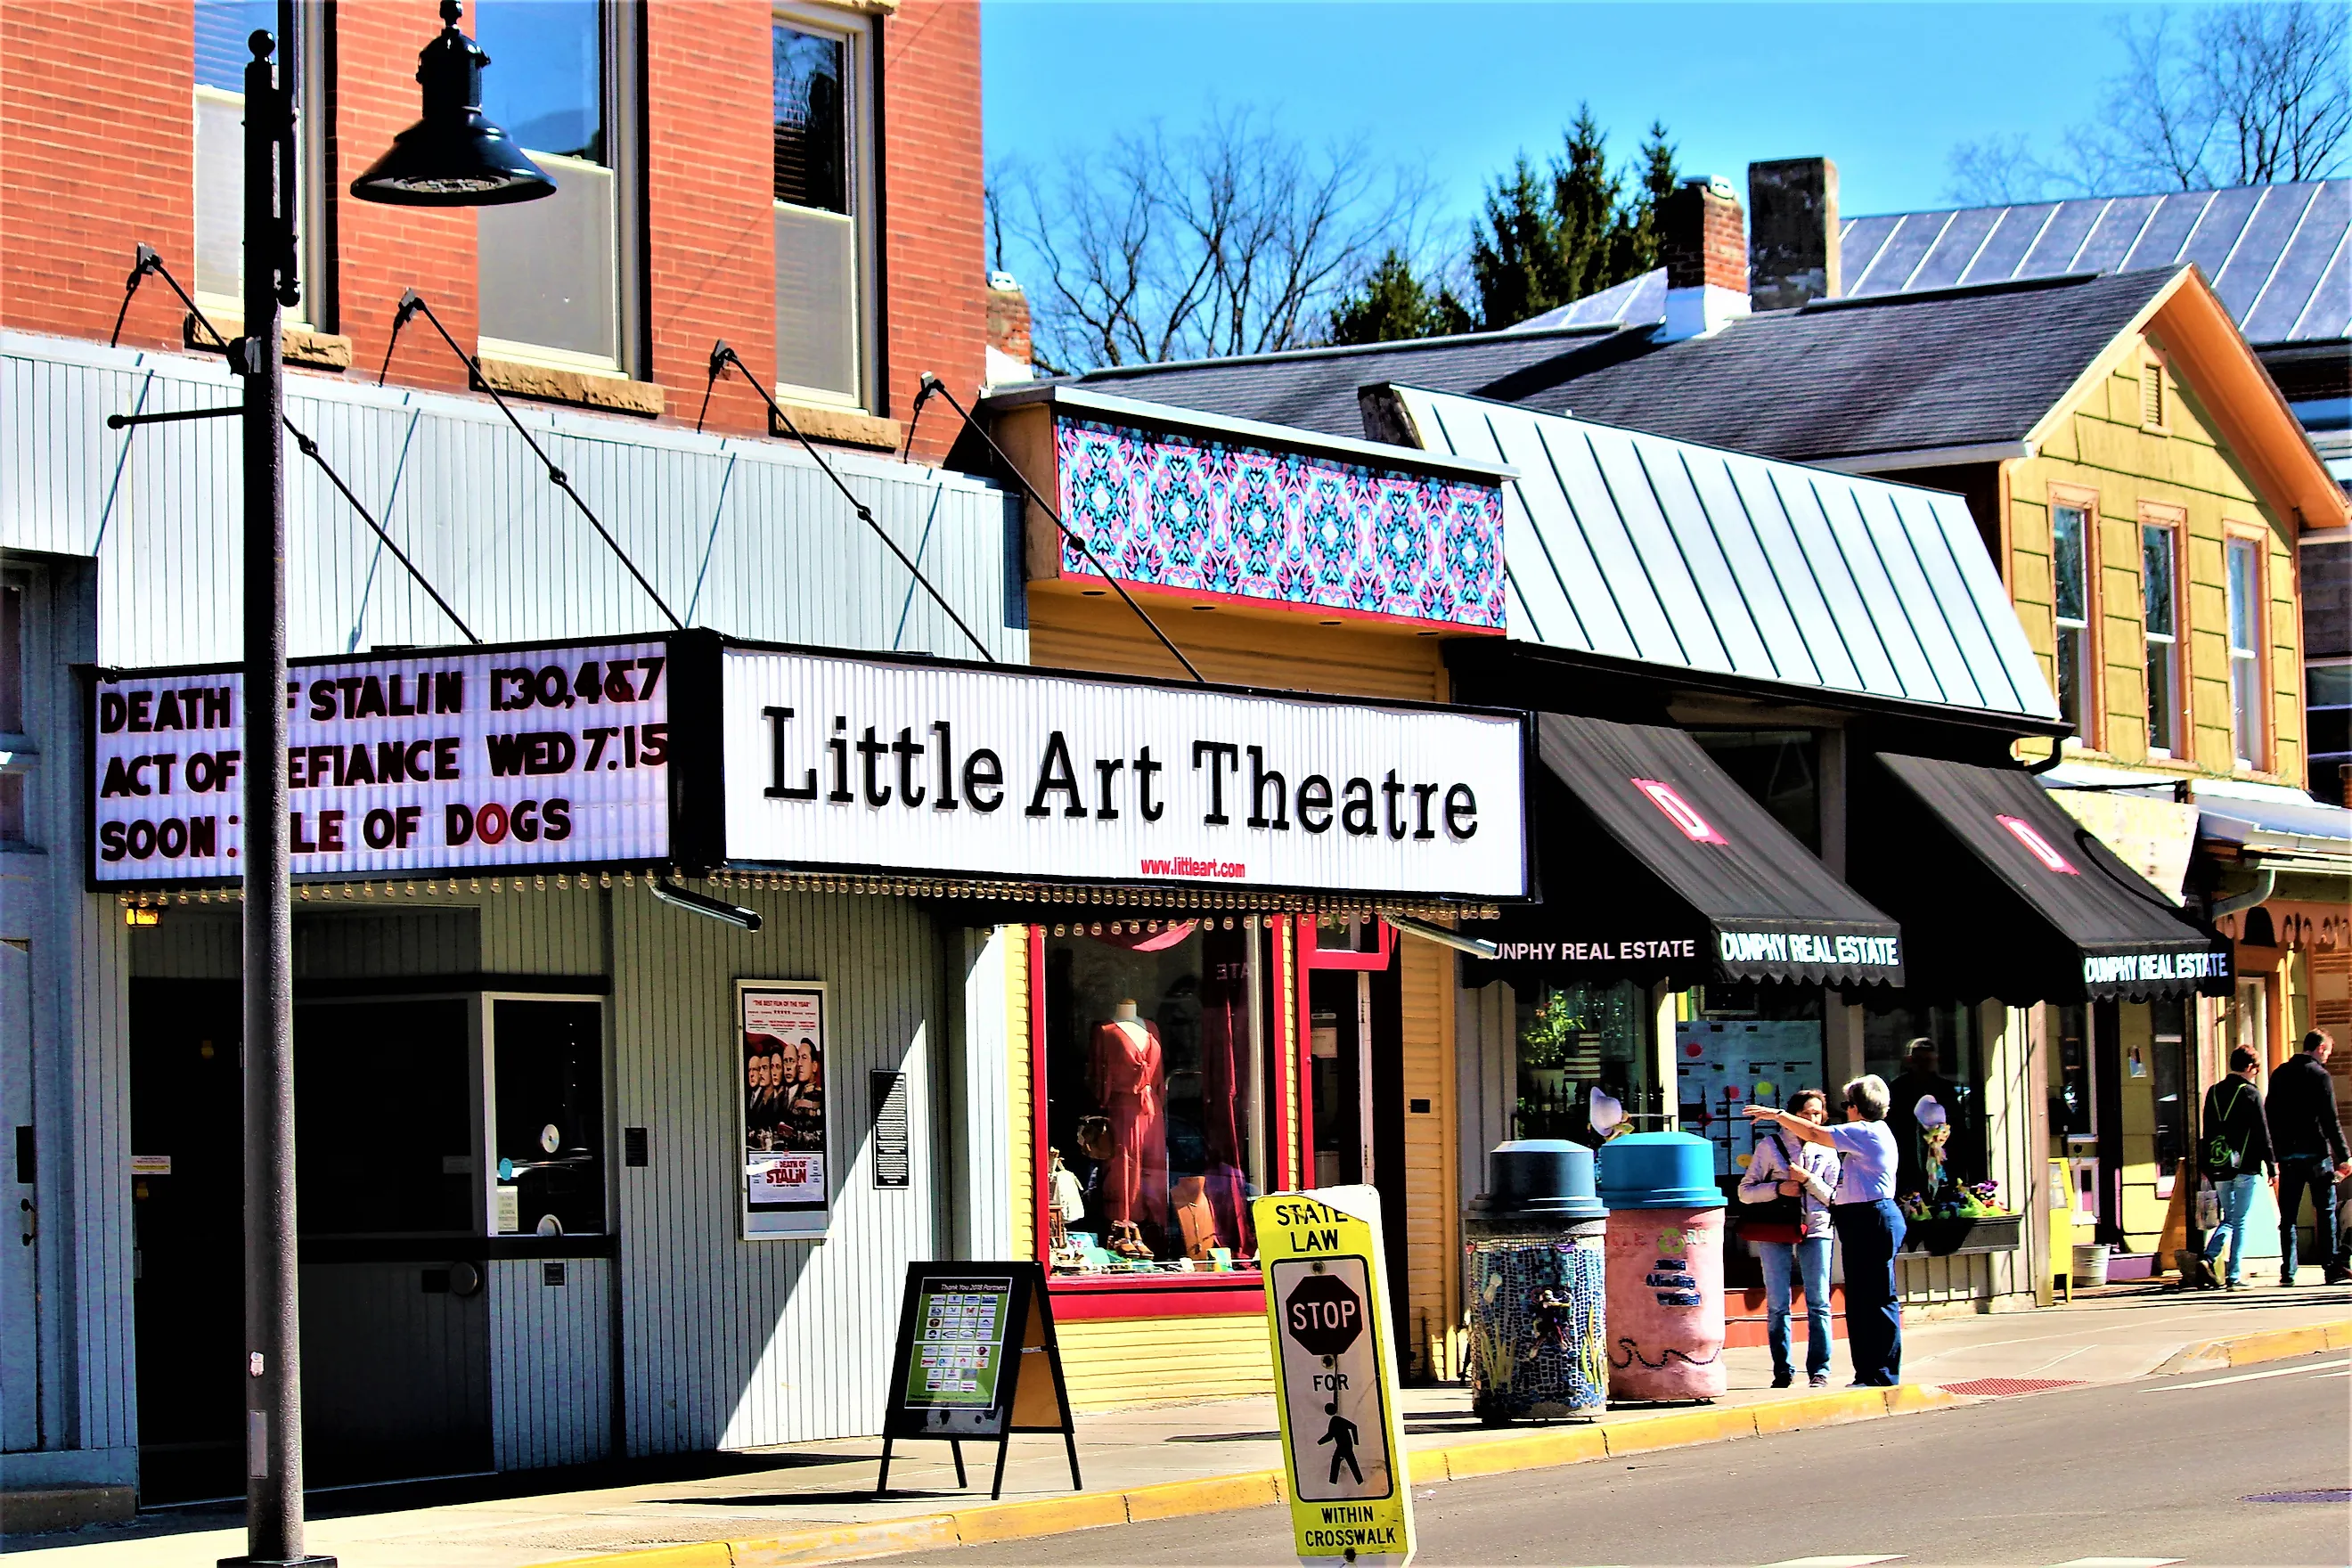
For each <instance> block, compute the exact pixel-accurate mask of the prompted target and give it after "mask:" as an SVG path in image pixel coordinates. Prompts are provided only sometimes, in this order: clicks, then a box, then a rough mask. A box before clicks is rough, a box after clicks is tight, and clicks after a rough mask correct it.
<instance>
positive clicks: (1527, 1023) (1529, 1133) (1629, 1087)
mask: <svg viewBox="0 0 2352 1568" xmlns="http://www.w3.org/2000/svg"><path fill="white" fill-rule="evenodd" d="M1517 1001H1518V1058H1519V1088H1518V1135H1519V1136H1520V1137H1522V1138H1572V1139H1575V1140H1576V1141H1577V1142H1583V1143H1592V1144H1596V1145H1597V1144H1598V1143H1599V1142H1601V1140H1600V1138H1599V1137H1598V1136H1597V1135H1596V1134H1595V1133H1594V1132H1593V1131H1592V1096H1593V1093H1594V1091H1595V1090H1598V1091H1599V1092H1600V1093H1601V1094H1602V1095H1604V1096H1606V1097H1607V1098H1608V1099H1610V1100H1615V1101H1616V1102H1617V1104H1618V1105H1619V1106H1620V1107H1621V1108H1622V1110H1623V1111H1624V1112H1625V1115H1626V1117H1627V1118H1628V1120H1630V1121H1632V1123H1633V1126H1634V1127H1635V1128H1637V1129H1641V1130H1644V1131H1656V1130H1657V1129H1658V1128H1659V1127H1660V1126H1661V1125H1662V1124H1663V1122H1664V1110H1665V1107H1664V1103H1663V1100H1662V1099H1661V1097H1660V1095H1659V1093H1658V1083H1657V1071H1656V1068H1655V1067H1654V1064H1653V1063H1652V1060H1651V1055H1652V1053H1651V1050H1650V1029H1651V1022H1650V996H1649V992H1648V991H1647V990H1646V989H1645V988H1643V987H1642V986H1639V985H1636V984H1633V982H1632V981H1630V980H1621V981H1618V982H1616V983H1615V984H1593V985H1565V986H1547V987H1545V988H1544V989H1543V990H1542V991H1540V992H1537V991H1525V992H1520V993H1519V994H1518V997H1517Z"/></svg>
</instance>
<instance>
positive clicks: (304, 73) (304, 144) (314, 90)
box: [166, 0, 335, 331]
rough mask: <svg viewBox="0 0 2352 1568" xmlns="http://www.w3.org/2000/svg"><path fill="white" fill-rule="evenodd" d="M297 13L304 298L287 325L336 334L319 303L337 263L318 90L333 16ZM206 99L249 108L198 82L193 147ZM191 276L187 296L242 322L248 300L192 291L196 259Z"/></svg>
mask: <svg viewBox="0 0 2352 1568" xmlns="http://www.w3.org/2000/svg"><path fill="white" fill-rule="evenodd" d="M294 9H295V16H296V21H295V25H294V27H295V31H294V45H295V47H296V49H297V50H298V51H299V54H298V57H297V58H296V60H295V71H294V76H295V83H294V85H295V91H296V94H297V100H296V104H295V115H294V138H295V156H296V157H297V158H298V159H299V160H300V163H301V167H300V168H299V171H298V173H299V176H300V179H299V188H298V191H297V196H296V200H297V204H298V205H296V207H295V211H294V237H295V245H296V251H295V265H296V266H297V267H298V268H299V269H300V279H301V284H302V296H301V299H300V300H299V302H298V303H296V304H294V305H292V306H289V307H288V309H287V310H286V312H285V320H286V324H287V325H288V326H289V327H309V328H312V329H314V330H317V331H332V330H333V329H332V328H331V326H330V325H329V324H328V323H330V322H331V321H334V320H335V312H334V311H333V310H331V309H329V310H321V309H320V307H319V301H320V299H322V298H323V297H324V296H325V293H326V291H327V289H328V288H329V287H330V285H331V282H332V273H333V265H332V264H333V261H334V250H333V247H332V246H331V245H330V244H329V243H328V242H327V236H326V222H325V214H326V213H327V212H328V210H329V206H328V204H329V201H330V200H331V192H330V191H329V190H328V189H327V121H328V119H329V113H328V111H327V110H326V107H325V106H326V105H327V104H328V103H329V102H331V93H332V89H331V86H321V85H320V84H322V83H325V82H326V80H327V69H326V67H327V38H326V29H327V27H328V26H330V25H331V23H330V16H331V13H330V12H329V10H328V8H327V7H326V6H324V5H303V4H299V0H298V4H297V5H295V8H294ZM202 100H211V101H213V102H215V103H220V104H233V105H235V106H236V107H238V108H240V109H241V108H243V107H244V105H245V94H244V93H242V92H231V91H230V90H228V89H226V88H218V87H205V86H204V85H202V84H201V83H199V84H198V85H197V86H196V88H195V89H194V93H193V94H192V95H191V96H190V98H189V100H188V134H189V137H190V139H191V142H192V143H193V140H194V135H195V129H196V121H197V118H198V111H197V108H196V106H197V104H198V103H199V102H200V101H202ZM188 195H189V199H190V205H191V207H192V208H193V206H194V199H195V195H196V191H195V187H194V176H193V171H192V173H191V179H190V184H189V191H188ZM237 201H238V205H239V208H240V211H241V210H242V207H243V203H244V193H243V192H242V191H240V192H238V193H237ZM240 226H242V220H241V219H240ZM166 259H171V258H166ZM188 272H189V277H190V279H191V285H190V287H189V289H188V294H189V296H190V297H191V298H192V299H194V300H195V302H196V306H197V308H198V309H199V310H203V311H204V312H205V314H206V315H207V316H212V317H215V318H217V317H220V316H229V317H233V318H236V319H237V320H242V319H243V318H244V315H245V300H244V297H243V295H242V293H241V292H240V293H239V294H237V295H235V296H231V295H227V294H216V293H214V292H213V291H212V290H211V289H198V288H196V287H194V283H193V279H194V273H195V258H194V256H193V255H191V256H190V257H189V258H188Z"/></svg>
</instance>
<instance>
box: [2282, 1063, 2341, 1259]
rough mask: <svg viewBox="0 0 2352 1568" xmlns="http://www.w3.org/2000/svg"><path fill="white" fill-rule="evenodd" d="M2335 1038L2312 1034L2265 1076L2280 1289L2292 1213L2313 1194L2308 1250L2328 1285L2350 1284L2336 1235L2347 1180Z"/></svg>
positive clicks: (2289, 1254)
mask: <svg viewBox="0 0 2352 1568" xmlns="http://www.w3.org/2000/svg"><path fill="white" fill-rule="evenodd" d="M2335 1048H2336V1040H2335V1037H2333V1036H2331V1035H2330V1034H2328V1032H2327V1031H2326V1030H2325V1029H2314V1030H2312V1031H2311V1033H2309V1034H2307V1035H2305V1036H2304V1037H2303V1054H2302V1055H2300V1056H2297V1057H2293V1058H2289V1059H2287V1060H2285V1061H2284V1062H2281V1063H2280V1064H2279V1065H2278V1067H2277V1068H2275V1069H2274V1070H2273V1072H2272V1073H2271V1102H2270V1107H2269V1111H2270V1132H2271V1154H2272V1157H2273V1159H2275V1160H2276V1161H2277V1162H2278V1173H2279V1194H2278V1205H2279V1283H2280V1284H2282V1285H2292V1284H2294V1263H2295V1247H2294V1244H2295V1225H2294V1215H2295V1211H2296V1210H2297V1209H2299V1208H2301V1207H2302V1206H2303V1194H2305V1192H2306V1191H2308V1192H2309V1193H2310V1194H2311V1212H2312V1223H2311V1248H2312V1250H2313V1251H2314V1252H2315V1253H2317V1254H2318V1255H2319V1264H2320V1268H2321V1269H2322V1270H2323V1272H2324V1273H2325V1274H2326V1279H2327V1282H2328V1283H2329V1284H2330V1285H2341V1284H2343V1283H2344V1282H2345V1281H2346V1280H2347V1279H2352V1267H2347V1259H2346V1257H2345V1250H2346V1249H2345V1246H2344V1244H2343V1243H2342V1242H2341V1241H2339V1240H2338V1239H2337V1238H2336V1183H2337V1182H2338V1181H2339V1180H2341V1179H2342V1178H2344V1177H2346V1176H2352V1155H2347V1152H2346V1151H2345V1147H2344V1124H2343V1123H2342V1122H2340V1121H2336V1082H2335V1080H2334V1079H2331V1078H2330V1077H2328V1074H2327V1058H2328V1055H2329V1053H2331V1052H2333V1051H2334V1050H2335Z"/></svg>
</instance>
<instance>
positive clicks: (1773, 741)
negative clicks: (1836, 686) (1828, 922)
mask: <svg viewBox="0 0 2352 1568" xmlns="http://www.w3.org/2000/svg"><path fill="white" fill-rule="evenodd" d="M1690 737H1691V739H1692V740H1694V741H1696V742H1698V743H1699V745H1700V746H1701V747H1703V748H1704V749H1705V750H1706V754H1707V756H1708V758H1709V759H1710V760H1711V761H1713V762H1714V763H1715V764H1716V765H1717V767H1719V768H1721V769H1722V770H1723V771H1724V772H1725V773H1729V774H1730V775H1731V776H1732V777H1733V778H1734V779H1735V780H1737V781H1738V784H1739V787H1740V788H1741V789H1744V790H1746V791H1747V792H1748V794H1749V795H1753V796H1754V797H1755V799H1756V802H1757V804H1758V805H1761V806H1762V807H1763V808H1764V809H1765V810H1766V811H1769V812H1770V813H1771V814H1772V820H1773V821H1775V822H1777V823H1779V824H1780V826H1783V827H1785V828H1787V829H1788V830H1789V831H1790V834H1791V835H1793V836H1794V837H1795V838H1796V840H1797V842H1798V843H1800V844H1801V845H1803V846H1804V847H1806V848H1808V849H1810V850H1811V851H1812V852H1813V853H1814V854H1816V855H1818V854H1820V853H1821V852H1822V773H1821V749H1822V748H1821V741H1820V739H1819V737H1817V736H1815V735H1814V733H1813V732H1812V731H1811V730H1693V731H1691V732H1690Z"/></svg>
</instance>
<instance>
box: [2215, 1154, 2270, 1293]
mask: <svg viewBox="0 0 2352 1568" xmlns="http://www.w3.org/2000/svg"><path fill="white" fill-rule="evenodd" d="M2262 1179H2263V1178H2262V1175H2261V1173H2258V1172H2249V1173H2246V1174H2244V1175H2242V1176H2226V1177H2221V1178H2218V1179H2216V1180H2215V1182H2214V1183H2213V1192H2214V1194H2215V1195H2216V1196H2218V1197H2219V1198H2220V1199H2221V1224H2219V1225H2217V1226H2214V1227H2213V1234H2212V1235H2210V1236H2209V1237H2206V1238H2205V1261H2206V1262H2208V1263H2210V1262H2212V1261H2213V1260H2214V1259H2215V1258H2219V1257H2221V1244H2222V1243H2223V1242H2227V1243H2229V1244H2230V1268H2229V1273H2228V1274H2227V1276H2226V1278H2227V1279H2228V1280H2229V1282H2230V1283H2231V1284H2232V1285H2235V1284H2236V1283H2237V1282H2238V1260H2239V1259H2240V1258H2243V1257H2244V1256H2245V1255H2246V1215H2247V1212H2248V1211H2249V1210H2251V1209H2252V1207H2253V1206H2254V1184H2255V1183H2257V1182H2259V1181H2261V1180H2262Z"/></svg>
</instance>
